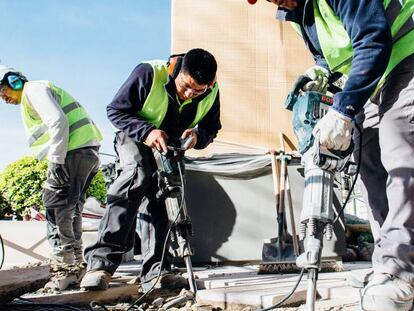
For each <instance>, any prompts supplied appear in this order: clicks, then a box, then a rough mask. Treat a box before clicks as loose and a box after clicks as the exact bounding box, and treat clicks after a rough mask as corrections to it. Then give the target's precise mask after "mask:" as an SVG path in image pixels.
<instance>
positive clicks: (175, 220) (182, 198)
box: [127, 163, 185, 311]
mask: <svg viewBox="0 0 414 311" xmlns="http://www.w3.org/2000/svg"><path fill="white" fill-rule="evenodd" d="M178 171H179V173H180V181H181V189H182V190H181V204H180V209H179V210H178V213H177V216H176V217H175V219H174V221H173V223H172V224H170V226H169V228H168V231H167V235H166V236H165V240H164V246H163V248H162V255H161V262H160V271H158V275H157V277H156V279H155V281H154V282H153V284H152V286H151V288H150V289H149V290H148V291H147V292H146V293H144V294H143V295H142V296H141V297H139V298H138V299H137V300H135V301H134V302H133V303H132V304H131V306H130V307H129V308H128V309H127V311H130V310H132V308H133V307H134V306H137V305H138V303H140V302H141V301H142V300H143V299H144V297H146V296H148V295H149V293H150V292H152V291H153V290H154V288H155V285H156V284H157V283H158V280H159V279H160V277H161V271H162V265H163V263H164V259H165V251H166V248H167V242H168V239H169V237H170V233H171V229H172V227H173V226H174V225H175V223H176V222H177V220H178V217H179V216H180V213H181V211H182V209H183V208H184V198H185V185H184V178H183V173H182V171H181V165H180V164H179V163H178Z"/></svg>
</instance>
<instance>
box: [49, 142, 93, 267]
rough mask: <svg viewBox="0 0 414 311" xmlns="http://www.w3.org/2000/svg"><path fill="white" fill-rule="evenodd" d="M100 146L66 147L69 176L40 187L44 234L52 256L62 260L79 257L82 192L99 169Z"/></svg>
mask: <svg viewBox="0 0 414 311" xmlns="http://www.w3.org/2000/svg"><path fill="white" fill-rule="evenodd" d="M98 151H99V148H98V147H86V148H81V149H75V150H72V151H69V152H68V153H67V155H66V159H65V167H66V169H67V170H68V173H69V180H68V182H67V183H66V184H64V185H56V184H55V183H54V181H53V180H51V179H47V180H46V185H45V188H44V189H43V204H44V205H45V207H46V220H47V225H46V228H47V238H48V240H49V244H50V246H51V247H52V256H51V257H52V258H53V259H55V260H57V261H60V262H65V263H72V262H73V260H76V261H81V260H82V210H83V203H84V202H85V196H86V195H85V194H86V191H87V190H88V188H89V185H90V183H91V182H92V179H93V178H94V177H95V175H96V173H97V172H98V170H99V153H98Z"/></svg>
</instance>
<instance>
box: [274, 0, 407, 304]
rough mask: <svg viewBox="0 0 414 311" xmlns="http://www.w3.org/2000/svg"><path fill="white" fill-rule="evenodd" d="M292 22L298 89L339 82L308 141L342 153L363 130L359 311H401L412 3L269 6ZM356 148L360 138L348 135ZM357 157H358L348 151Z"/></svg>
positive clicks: (333, 0) (374, 0) (339, 0)
mask: <svg viewBox="0 0 414 311" xmlns="http://www.w3.org/2000/svg"><path fill="white" fill-rule="evenodd" d="M268 1H269V2H272V3H274V4H276V5H277V6H278V10H277V14H276V18H277V19H279V20H284V21H290V22H293V25H295V28H296V29H297V31H298V32H299V33H300V35H301V36H302V38H303V40H304V41H305V43H306V45H307V47H308V49H309V50H310V52H311V53H312V54H313V57H314V59H315V66H313V67H312V68H310V69H309V70H307V71H306V73H305V74H306V75H307V76H308V77H309V78H311V79H312V81H311V82H309V83H308V84H307V85H306V86H305V87H304V88H305V90H315V91H320V92H324V91H326V87H327V82H328V78H329V76H330V75H331V74H332V73H333V72H341V73H343V74H344V75H345V76H346V77H347V78H348V79H347V81H346V83H345V84H344V86H343V90H342V91H341V92H339V93H337V94H336V95H335V96H334V104H333V106H332V108H331V109H330V110H329V112H328V113H327V114H326V115H325V116H324V117H323V118H322V119H321V120H320V121H319V122H318V124H317V125H316V127H315V129H314V131H313V135H314V136H317V135H318V136H319V138H320V144H321V145H323V146H325V147H327V148H329V149H333V150H346V149H347V148H348V147H349V145H350V143H351V139H352V132H353V122H356V123H357V124H359V125H360V127H361V129H362V157H361V158H360V159H359V158H358V157H357V158H356V161H357V162H358V161H359V162H360V163H361V171H360V186H361V188H360V189H361V190H362V193H363V195H364V198H365V201H366V204H367V205H368V207H369V210H370V223H371V228H372V233H373V235H374V239H375V248H374V254H373V257H372V265H373V272H374V273H373V274H372V277H371V278H370V279H369V282H367V284H366V285H365V287H364V289H363V291H362V295H361V308H362V310H366V311H368V310H381V311H388V310H410V309H411V307H412V305H413V282H414V55H413V54H414V20H413V12H414V0H405V1H399V0H383V1H381V0H313V1H310V0H268ZM354 136H355V139H356V141H355V146H356V148H355V149H358V147H359V143H358V139H360V137H361V136H360V135H358V133H357V132H355V135H354ZM355 155H358V150H355Z"/></svg>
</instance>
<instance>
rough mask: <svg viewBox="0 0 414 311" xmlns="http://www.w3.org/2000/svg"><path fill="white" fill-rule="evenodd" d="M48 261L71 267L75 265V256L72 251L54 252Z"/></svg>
mask: <svg viewBox="0 0 414 311" xmlns="http://www.w3.org/2000/svg"><path fill="white" fill-rule="evenodd" d="M50 259H51V260H52V261H55V262H58V263H65V264H68V265H72V264H74V263H75V254H74V253H73V250H72V251H54V252H53V253H52V254H50Z"/></svg>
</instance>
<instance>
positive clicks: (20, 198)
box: [0, 157, 47, 215]
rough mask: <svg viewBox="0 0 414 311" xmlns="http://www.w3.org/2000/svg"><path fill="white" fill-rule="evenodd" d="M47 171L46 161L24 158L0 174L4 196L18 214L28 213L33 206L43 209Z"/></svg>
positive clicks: (0, 187)
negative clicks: (43, 189)
mask: <svg viewBox="0 0 414 311" xmlns="http://www.w3.org/2000/svg"><path fill="white" fill-rule="evenodd" d="M46 170H47V162H46V161H38V160H36V159H35V158H34V157H23V158H21V159H20V160H18V161H16V162H13V163H11V164H9V165H8V166H7V167H6V169H5V170H4V171H3V172H2V173H1V174H0V189H1V192H2V195H3V197H4V199H5V200H6V202H7V204H9V205H10V206H11V208H12V210H14V211H16V213H17V214H19V215H24V214H26V213H28V212H29V208H30V207H32V206H35V207H37V208H39V209H42V208H43V204H42V188H43V184H44V181H45V177H46Z"/></svg>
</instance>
